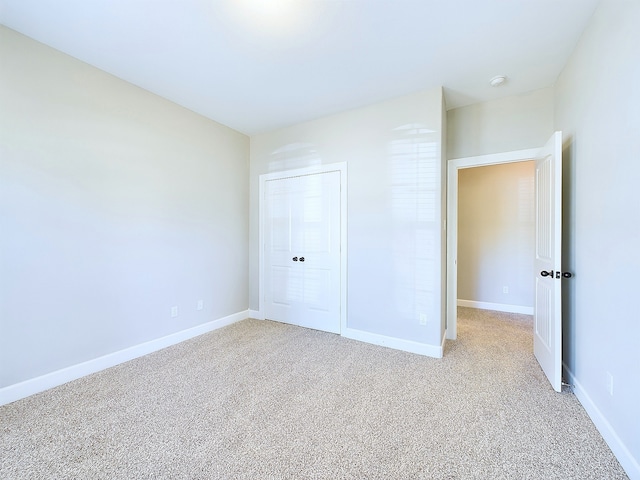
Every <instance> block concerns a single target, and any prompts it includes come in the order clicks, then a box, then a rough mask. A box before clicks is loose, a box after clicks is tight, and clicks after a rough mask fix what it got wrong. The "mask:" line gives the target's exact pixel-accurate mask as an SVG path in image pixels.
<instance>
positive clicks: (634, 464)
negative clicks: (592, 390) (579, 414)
mask: <svg viewBox="0 0 640 480" xmlns="http://www.w3.org/2000/svg"><path fill="white" fill-rule="evenodd" d="M562 366H563V367H564V371H565V372H566V375H567V383H569V384H571V385H573V393H574V394H575V395H576V398H577V399H578V400H579V401H580V403H581V404H582V406H583V407H584V409H585V411H586V412H587V415H589V417H590V418H591V421H593V424H594V425H595V426H596V428H597V429H598V431H599V432H600V435H602V438H603V439H604V441H605V442H607V445H609V448H610V449H611V451H612V452H613V454H614V455H615V456H616V458H617V459H618V461H619V462H620V465H621V466H622V468H624V471H625V472H627V475H628V476H629V478H640V463H639V461H638V459H636V458H634V457H633V454H632V453H631V451H630V450H629V448H627V446H626V445H625V444H624V442H623V441H622V440H621V439H620V437H619V436H618V435H617V434H616V431H615V429H614V428H613V427H612V426H611V424H610V423H609V421H608V420H607V418H606V417H605V416H604V414H603V413H602V412H601V411H600V409H599V408H598V406H597V405H596V404H595V402H594V401H593V400H592V399H591V396H590V395H589V394H588V393H587V391H586V390H585V389H584V387H583V386H582V385H581V384H580V382H578V381H577V380H576V378H575V376H574V375H573V373H572V372H571V371H570V370H569V368H568V367H567V365H566V364H565V363H563V364H562Z"/></svg>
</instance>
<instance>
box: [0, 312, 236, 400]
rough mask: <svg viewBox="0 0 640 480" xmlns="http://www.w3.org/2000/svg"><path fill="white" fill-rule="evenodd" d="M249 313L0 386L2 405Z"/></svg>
mask: <svg viewBox="0 0 640 480" xmlns="http://www.w3.org/2000/svg"><path fill="white" fill-rule="evenodd" d="M248 317H249V311H248V310H244V311H242V312H238V313H234V314H232V315H228V316H226V317H222V318H219V319H217V320H212V321H211V322H207V323H204V324H202V325H198V326H195V327H193V328H188V329H186V330H181V331H179V332H176V333H172V334H171V335H167V336H166V337H161V338H157V339H155V340H150V341H148V342H145V343H141V344H139V345H134V346H133V347H129V348H125V349H124V350H119V351H117V352H113V353H109V354H107V355H104V356H102V357H98V358H94V359H93V360H88V361H86V362H82V363H79V364H77V365H72V366H70V367H66V368H63V369H61V370H57V371H55V372H51V373H47V374H46V375H42V376H40V377H36V378H32V379H29V380H25V381H24V382H20V383H15V384H13V385H9V386H6V387H3V388H0V405H5V404H7V403H11V402H15V401H16V400H20V399H22V398H26V397H28V396H30V395H34V394H36V393H40V392H43V391H45V390H48V389H50V388H53V387H57V386H58V385H62V384H64V383H67V382H70V381H72V380H76V379H78V378H81V377H84V376H86V375H90V374H92V373H96V372H99V371H100V370H104V369H106V368H109V367H113V366H115V365H118V364H120V363H124V362H127V361H129V360H133V359H134V358H138V357H142V356H143V355H147V354H149V353H152V352H155V351H157V350H161V349H163V348H166V347H169V346H171V345H175V344H176V343H180V342H183V341H185V340H188V339H190V338H193V337H197V336H198V335H202V334H203V333H207V332H211V331H212V330H217V329H218V328H221V327H225V326H227V325H231V324H232V323H235V322H239V321H240V320H244V319H245V318H248Z"/></svg>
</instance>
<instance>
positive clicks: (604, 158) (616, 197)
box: [555, 0, 640, 478]
mask: <svg viewBox="0 0 640 480" xmlns="http://www.w3.org/2000/svg"><path fill="white" fill-rule="evenodd" d="M639 25H640V2H638V1H636V0H632V1H626V0H604V1H603V2H601V3H600V5H599V7H598V9H597V10H596V12H595V14H594V17H593V19H592V20H591V22H590V24H589V26H588V27H587V29H586V31H585V32H584V34H583V36H582V38H581V40H580V42H579V43H578V45H577V47H576V50H575V51H574V53H573V54H572V56H571V58H570V60H569V62H568V64H567V65H566V67H565V69H564V71H563V72H562V74H561V75H560V77H559V79H558V82H557V84H556V91H555V94H556V96H555V105H556V110H555V127H556V129H558V130H562V131H563V132H564V152H563V156H564V178H565V183H564V186H563V189H564V196H563V201H564V206H565V210H564V227H563V234H564V245H563V246H564V248H563V258H564V262H563V263H564V268H565V270H568V271H572V272H574V273H575V277H574V278H573V279H571V280H570V281H565V283H564V287H565V288H564V294H565V303H564V309H563V310H564V312H563V313H564V315H563V318H564V325H565V328H564V331H563V337H564V344H563V350H564V354H563V360H564V363H565V365H566V368H567V372H566V375H565V378H567V379H568V380H569V381H570V382H571V383H573V384H574V385H576V393H577V394H578V398H580V399H581V401H582V403H583V405H585V407H586V408H587V411H588V412H589V414H590V415H591V418H593V419H594V422H595V424H596V425H597V426H598V428H599V429H600V431H601V432H603V435H604V437H605V439H606V440H607V441H608V443H609V445H610V446H611V447H612V449H613V451H614V453H616V455H617V456H618V459H620V461H621V463H622V465H623V466H624V467H625V469H626V470H627V472H628V473H629V476H630V477H631V478H640V420H639V419H640V407H639V406H638V399H640V348H638V345H639V339H640V322H639V321H638V307H637V306H636V305H635V303H634V299H635V298H636V296H637V295H638V284H639V283H640V282H639V280H638V279H639V272H640V248H639V245H640V200H639V199H638V182H639V180H640V161H639V160H640V134H639V132H640V54H639V49H638V45H640V28H638V26H639ZM609 374H610V375H612V376H613V382H614V386H613V395H611V393H610V391H609Z"/></svg>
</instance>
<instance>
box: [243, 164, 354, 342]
mask: <svg viewBox="0 0 640 480" xmlns="http://www.w3.org/2000/svg"><path fill="white" fill-rule="evenodd" d="M329 172H340V252H341V253H340V330H341V331H345V330H346V329H347V185H348V182H347V162H340V163H331V164H326V165H314V166H311V167H306V168H298V169H295V170H286V171H282V172H272V173H265V174H262V175H260V178H259V188H258V192H259V195H260V198H259V199H258V215H259V219H258V222H259V225H258V247H259V252H258V263H259V274H258V275H259V277H258V297H259V301H258V303H259V305H258V308H259V310H258V315H257V316H256V318H259V319H262V320H264V319H265V315H264V194H265V186H266V182H267V181H269V180H279V179H283V178H290V177H299V176H303V175H315V174H318V173H329Z"/></svg>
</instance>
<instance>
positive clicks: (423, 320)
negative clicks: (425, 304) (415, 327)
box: [420, 313, 427, 325]
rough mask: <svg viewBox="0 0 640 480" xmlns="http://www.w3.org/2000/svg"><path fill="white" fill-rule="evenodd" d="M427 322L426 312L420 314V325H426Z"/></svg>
mask: <svg viewBox="0 0 640 480" xmlns="http://www.w3.org/2000/svg"><path fill="white" fill-rule="evenodd" d="M426 324H427V315H426V314H424V313H421V314H420V325H426Z"/></svg>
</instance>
